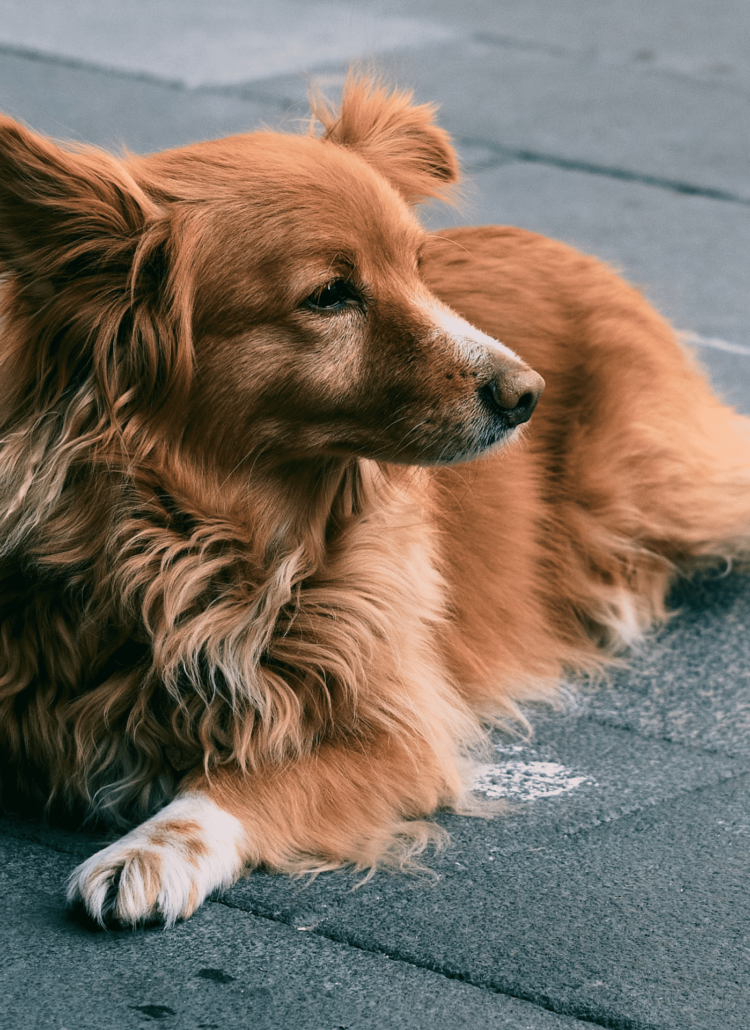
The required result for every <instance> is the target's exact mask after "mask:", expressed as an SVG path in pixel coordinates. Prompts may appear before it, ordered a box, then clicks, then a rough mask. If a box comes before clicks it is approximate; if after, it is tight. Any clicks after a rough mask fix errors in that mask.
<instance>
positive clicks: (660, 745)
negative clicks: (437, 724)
mask: <svg viewBox="0 0 750 1030" xmlns="http://www.w3.org/2000/svg"><path fill="white" fill-rule="evenodd" d="M534 724H535V730H536V732H535V735H534V738H533V740H532V741H530V742H529V743H527V744H520V743H515V744H514V743H513V742H511V741H509V740H508V739H507V738H506V739H500V738H496V739H497V750H496V752H495V755H494V756H493V757H492V758H491V759H488V761H491V762H494V763H496V772H497V773H498V774H499V775H497V774H496V776H495V777H494V778H495V781H496V782H500V783H503V782H504V783H505V784H506V785H508V786H509V787H510V789H509V790H508V791H507V792H506V793H505V797H506V798H507V799H508V800H507V802H506V805H507V807H506V810H505V812H504V813H503V814H501V815H497V816H496V817H495V818H494V819H491V820H490V821H486V820H484V819H479V818H467V817H463V816H455V815H447V814H446V815H442V816H440V817H439V818H438V822H439V823H440V824H441V825H442V826H443V827H444V828H445V829H446V830H447V831H448V833H449V835H450V838H449V842H448V844H447V846H446V847H445V849H444V850H443V851H441V852H439V853H437V854H434V853H431V854H429V855H428V856H427V857H426V858H425V859H424V864H425V872H424V874H423V876H422V878H421V879H420V878H419V877H417V878H415V877H414V876H411V875H408V874H390V873H388V872H379V873H378V874H377V875H376V876H375V878H374V880H373V881H372V885H373V886H372V889H374V890H376V891H379V890H385V891H386V892H387V895H388V899H389V900H388V905H389V906H391V905H395V906H396V907H397V908H398V910H399V911H400V912H401V913H402V915H403V918H404V919H406V920H407V921H408V918H409V916H408V908H409V905H410V904H411V901H410V899H411V898H412V897H413V896H414V892H416V893H417V894H420V896H421V895H424V897H425V898H426V899H427V901H426V902H425V903H428V902H429V899H430V898H432V899H433V900H434V901H435V903H436V904H437V903H438V901H439V899H441V898H442V901H441V902H440V903H441V904H442V903H443V902H444V903H445V904H449V900H448V899H449V896H450V889H449V888H445V887H444V886H442V887H441V886H440V884H441V883H442V881H443V880H445V879H447V880H448V881H449V882H450V883H452V882H453V881H454V880H455V878H456V876H458V877H459V878H460V877H465V878H468V879H472V877H473V875H474V871H475V870H477V869H482V870H484V872H483V874H482V875H483V876H489V877H490V878H492V875H493V874H492V871H493V870H494V871H495V875H496V876H497V877H498V883H500V882H501V881H502V878H503V876H504V872H503V870H504V868H505V862H506V860H509V859H510V858H512V857H513V856H516V855H526V854H535V853H541V852H544V853H545V854H547V855H548V856H549V857H550V861H552V862H554V861H555V859H554V855H555V854H556V852H557V850H558V849H560V848H562V849H565V848H567V847H568V846H573V847H574V846H575V843H574V841H575V839H577V837H578V836H579V835H583V837H585V834H586V833H587V832H589V831H592V830H594V829H596V828H597V827H604V826H607V825H610V824H612V825H614V824H616V823H617V822H618V821H619V820H621V819H625V818H630V817H632V816H633V814H634V813H638V812H640V811H643V810H646V809H651V808H659V807H660V806H663V805H665V804H667V803H669V802H670V801H672V800H673V799H675V798H677V797H679V796H682V795H683V794H687V795H691V796H692V794H693V793H694V792H695V791H699V790H703V789H706V788H709V787H711V786H715V785H717V784H720V783H722V782H724V781H725V780H730V779H734V778H736V777H738V776H740V777H741V776H743V774H744V772H745V770H746V769H747V760H740V761H737V760H732V759H731V758H728V757H727V756H723V755H718V754H711V753H704V752H702V751H700V750H696V749H695V748H690V747H680V746H676V745H674V744H670V743H666V742H663V741H658V740H648V739H643V738H642V737H640V736H639V735H638V734H637V733H633V732H629V731H627V730H623V729H620V728H615V727H609V726H603V725H599V724H597V723H596V722H593V721H590V720H588V719H587V718H586V717H585V715H584V717H581V716H580V713H579V714H578V715H576V713H575V712H573V713H571V714H569V715H567V716H564V715H560V714H558V715H556V716H552V717H549V716H547V717H546V718H545V717H544V716H542V714H541V713H537V717H536V719H535V720H534ZM514 772H515V775H513V774H514ZM524 780H525V781H526V782H525V783H524ZM529 783H531V786H532V788H533V789H532V790H529V789H528V785H529ZM566 786H567V789H566ZM545 787H549V792H546V791H545ZM555 791H556V792H555ZM92 850H94V849H93V848H92ZM514 860H515V859H514ZM435 877H438V878H439V882H438V883H437V884H436V883H435ZM361 881H362V877H361V875H357V874H354V873H348V872H346V871H343V872H336V873H332V874H326V875H321V876H319V877H318V878H317V879H315V880H313V881H312V882H310V881H309V880H308V879H302V880H291V879H288V878H286V877H279V876H271V875H267V874H265V873H262V872H261V873H254V874H252V875H250V876H249V877H248V878H246V879H244V880H242V881H240V882H239V883H238V884H237V885H236V886H235V887H233V888H232V889H231V890H230V891H229V892H228V893H227V894H226V895H225V900H226V901H227V903H229V904H233V905H238V906H240V907H242V908H244V909H247V910H250V911H252V912H255V913H257V914H260V915H264V916H268V917H269V918H273V919H277V920H281V921H283V922H287V923H289V924H290V925H292V926H312V927H318V926H319V925H322V924H323V923H326V925H328V924H329V923H330V922H331V920H332V919H333V920H334V921H335V918H336V913H337V912H338V911H339V909H340V908H341V907H342V906H343V907H345V908H346V907H347V906H348V898H349V897H350V892H351V891H354V892H355V893H359V890H364V889H365V888H364V887H360V888H359V889H358V885H359V884H361ZM368 889H369V886H368ZM494 889H495V888H493V890H494ZM446 891H447V893H445V892H446ZM483 891H484V887H483V886H479V885H478V886H477V892H476V896H475V898H474V902H473V904H474V907H475V908H476V909H477V911H478V912H479V914H480V915H481V911H480V910H481V906H482V904H483V902H482V898H483V896H484V894H483ZM467 903H468V902H467Z"/></svg>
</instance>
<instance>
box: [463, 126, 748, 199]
mask: <svg viewBox="0 0 750 1030" xmlns="http://www.w3.org/2000/svg"><path fill="white" fill-rule="evenodd" d="M454 138H455V139H456V140H457V142H458V143H459V145H461V144H463V145H464V146H468V147H481V148H482V149H483V150H488V151H490V153H491V154H493V157H492V158H490V159H489V160H488V161H482V162H480V163H479V164H478V165H477V167H476V169H474V170H475V171H485V170H488V169H490V168H499V167H501V166H502V165H504V164H507V163H508V162H509V161H520V162H523V163H526V164H539V165H546V166H548V167H550V168H561V169H562V170H563V171H566V172H585V173H586V174H588V175H599V176H601V177H602V178H605V179H617V180H619V181H620V182H637V183H639V184H641V185H642V186H656V187H657V188H658V189H663V190H668V191H669V192H671V193H680V194H683V195H686V196H689V197H705V198H707V199H708V200H721V201H724V202H725V203H729V204H742V205H743V206H747V205H750V197H743V196H742V195H741V194H739V193H733V192H731V191H730V190H722V189H717V188H714V187H713V186H697V185H696V184H695V183H691V182H685V181H683V180H682V179H670V178H668V177H666V176H662V175H651V174H649V173H648V172H637V171H635V170H633V169H631V168H619V167H618V166H617V165H602V164H598V163H597V162H594V161H583V160H580V159H578V158H568V157H558V156H557V155H556V154H547V153H544V152H543V151H539V150H528V149H526V148H525V147H518V148H517V147H506V146H503V145H502V143H494V142H492V141H489V140H485V139H479V138H477V137H470V136H455V137H454Z"/></svg>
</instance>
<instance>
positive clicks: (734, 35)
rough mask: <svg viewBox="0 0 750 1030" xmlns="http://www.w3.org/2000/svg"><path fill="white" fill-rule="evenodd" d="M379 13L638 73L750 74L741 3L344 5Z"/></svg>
mask: <svg viewBox="0 0 750 1030" xmlns="http://www.w3.org/2000/svg"><path fill="white" fill-rule="evenodd" d="M349 2H350V4H351V6H352V7H357V8H361V7H366V8H369V9H373V10H375V11H377V12H378V13H379V14H381V15H388V14H393V13H403V14H406V15H408V16H409V17H412V18H417V17H422V18H429V19H431V20H433V21H435V22H438V23H440V24H443V25H452V26H455V27H456V29H457V30H463V31H466V30H467V29H468V30H469V31H470V32H481V33H483V34H487V35H492V36H494V37H495V39H496V40H498V41H503V42H504V43H505V45H506V46H508V47H516V48H518V47H523V46H525V47H531V46H536V47H537V48H539V49H540V50H541V49H547V50H549V51H551V52H553V53H559V52H565V51H572V52H574V53H578V54H581V55H588V56H589V57H599V58H600V59H603V60H612V59H620V60H622V61H630V62H632V63H633V64H636V65H638V66H640V67H641V68H645V67H648V68H658V69H663V70H664V71H665V72H667V71H670V72H672V73H679V74H692V75H701V76H715V77H721V78H722V79H723V80H724V81H727V82H738V81H740V82H746V81H748V78H749V77H750V76H749V74H748V73H750V53H749V52H748V48H747V38H748V34H750V8H749V7H748V5H747V3H745V0H721V3H718V4H717V3H713V4H712V3H706V2H705V0H680V3H679V4H678V5H676V4H674V3H672V2H670V0H613V2H610V3H607V4H602V3H601V2H600V0H533V2H529V0H503V2H502V3H498V2H497V0H471V2H470V3H462V4H457V3H455V0H349Z"/></svg>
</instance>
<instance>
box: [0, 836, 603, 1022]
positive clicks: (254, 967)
mask: <svg viewBox="0 0 750 1030" xmlns="http://www.w3.org/2000/svg"><path fill="white" fill-rule="evenodd" d="M64 873H65V859H64V858H63V856H61V855H59V854H56V853H55V852H53V851H50V850H47V849H45V848H43V847H40V846H37V845H32V844H29V843H28V842H25V843H21V842H19V841H17V840H13V839H0V885H1V889H0V920H1V921H2V926H3V954H4V961H3V966H2V970H1V971H0V1022H1V1024H2V1026H3V1027H4V1028H8V1030H11V1028H13V1030H22V1028H23V1030H74V1028H75V1030H112V1028H114V1027H117V1028H118V1030H127V1028H131V1027H132V1028H133V1030H136V1028H142V1027H146V1026H150V1025H152V1024H154V1023H159V1024H160V1025H163V1026H164V1027H165V1028H171V1027H173V1028H175V1030H199V1028H205V1030H209V1028H212V1027H215V1028H217V1030H218V1028H219V1027H221V1028H222V1030H224V1028H227V1030H231V1028H233V1027H237V1028H247V1027H252V1028H253V1030H266V1028H268V1030H278V1028H279V1027H283V1028H284V1030H370V1028H371V1030H424V1028H426V1027H428V1026H429V1027H431V1028H433V1027H434V1028H435V1030H456V1028H458V1027H468V1026H471V1027H476V1028H478V1030H504V1028H507V1030H574V1028H575V1027H580V1026H581V1024H580V1023H579V1022H578V1021H576V1020H573V1019H571V1018H566V1017H564V1016H559V1015H556V1014H554V1013H552V1012H548V1011H545V1010H544V1009H543V1008H542V1007H539V1006H536V1005H533V1004H530V1003H528V1002H524V1001H520V1000H516V999H514V998H509V997H505V996H503V995H502V994H498V993H496V992H493V991H491V990H484V989H479V988H476V987H473V986H470V985H468V984H462V983H459V982H457V981H455V980H451V979H450V978H448V977H445V976H442V975H440V974H438V973H435V972H432V971H430V970H425V969H420V968H417V967H415V966H413V965H410V964H407V963H404V962H399V961H393V960H391V959H389V958H388V957H387V956H385V955H382V954H373V953H368V952H366V951H363V950H361V949H356V948H352V947H349V946H347V945H345V944H340V943H336V942H333V941H330V940H326V939H325V938H322V937H320V936H319V935H314V934H310V933H306V932H301V931H298V930H295V929H292V928H290V927H288V926H283V925H280V924H278V923H274V922H272V921H270V920H267V919H259V918H257V917H255V916H253V915H250V914H248V913H246V912H241V911H239V910H237V909H232V908H229V907H227V906H225V905H222V904H218V903H209V904H208V905H206V906H205V907H204V908H203V909H202V910H201V911H200V912H199V913H198V914H197V915H196V916H195V917H194V918H193V919H191V920H190V921H189V922H187V923H183V924H180V925H178V926H176V927H174V928H173V929H171V930H168V931H163V930H141V931H136V932H130V931H122V932H116V931H113V932H107V933H104V932H100V931H94V930H91V929H89V928H86V927H83V926H81V925H79V924H78V923H76V922H75V921H73V920H72V919H70V918H69V917H67V916H66V915H65V913H64V912H63V909H62V905H61V891H60V884H61V882H62V880H61V878H62V877H63V876H64ZM585 1025H586V1024H584V1026H585Z"/></svg>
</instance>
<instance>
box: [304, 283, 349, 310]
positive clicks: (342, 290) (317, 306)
mask: <svg viewBox="0 0 750 1030" xmlns="http://www.w3.org/2000/svg"><path fill="white" fill-rule="evenodd" d="M359 303H360V296H359V294H358V293H357V291H356V290H355V289H354V287H353V286H351V285H350V284H349V283H348V282H347V281H346V279H334V280H333V282H332V283H328V285H327V286H324V287H323V288H322V289H320V290H316V291H315V293H311V294H310V296H309V297H308V298H307V300H306V301H305V304H304V306H305V307H306V308H312V310H313V311H338V310H339V309H340V308H343V307H346V306H347V305H348V304H359Z"/></svg>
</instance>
